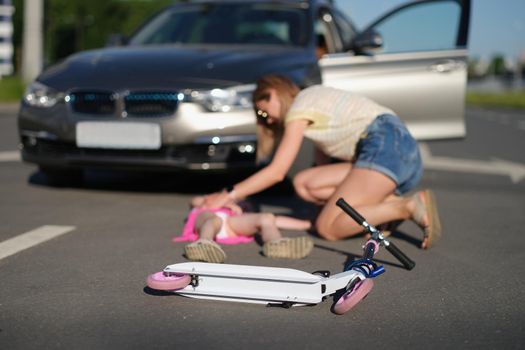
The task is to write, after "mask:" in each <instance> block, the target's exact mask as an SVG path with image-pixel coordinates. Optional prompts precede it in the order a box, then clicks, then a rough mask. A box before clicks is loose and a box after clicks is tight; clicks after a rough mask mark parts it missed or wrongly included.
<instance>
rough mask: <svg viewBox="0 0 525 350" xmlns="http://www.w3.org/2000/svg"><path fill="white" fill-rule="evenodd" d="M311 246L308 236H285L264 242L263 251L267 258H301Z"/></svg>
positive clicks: (307, 252) (309, 250) (310, 249)
mask: <svg viewBox="0 0 525 350" xmlns="http://www.w3.org/2000/svg"><path fill="white" fill-rule="evenodd" d="M313 247H314V242H313V241H312V239H311V238H310V237H307V236H301V237H294V238H288V237H286V238H281V239H278V240H275V241H270V242H266V243H264V245H263V253H264V255H265V256H267V257H269V258H284V259H302V258H304V257H306V256H307V255H308V254H310V252H311V251H312V248H313Z"/></svg>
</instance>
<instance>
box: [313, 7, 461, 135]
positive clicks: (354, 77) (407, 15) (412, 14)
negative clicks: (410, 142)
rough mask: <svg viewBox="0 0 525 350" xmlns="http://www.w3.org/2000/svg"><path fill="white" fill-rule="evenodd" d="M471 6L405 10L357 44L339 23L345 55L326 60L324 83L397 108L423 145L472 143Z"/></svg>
mask: <svg viewBox="0 0 525 350" xmlns="http://www.w3.org/2000/svg"><path fill="white" fill-rule="evenodd" d="M469 16H470V0H423V1H416V2H411V3H408V4H405V5H402V6H400V7H398V8H396V9H394V10H392V11H390V12H389V13H387V14H386V15H384V16H382V17H381V18H379V19H378V20H376V21H375V22H373V23H372V24H371V25H370V26H368V27H367V28H366V29H365V30H363V31H362V32H360V33H358V34H357V35H355V36H353V37H352V38H350V39H347V40H348V41H347V42H345V38H349V35H347V33H344V28H345V27H348V26H347V25H345V24H344V23H337V20H338V17H337V16H334V19H333V22H334V23H333V32H334V33H335V35H338V36H339V42H340V43H341V50H340V51H339V52H333V53H330V54H328V55H325V56H323V58H322V59H321V60H320V61H319V64H320V66H321V72H322V79H323V84H324V85H327V86H332V87H336V88H341V89H345V90H349V91H352V92H356V93H359V94H362V95H365V96H368V97H370V98H372V99H373V100H375V101H377V102H379V103H381V104H383V105H385V106H387V107H389V108H391V109H393V110H394V111H395V112H396V113H397V114H398V115H399V116H400V117H401V118H402V119H403V120H404V121H405V122H406V124H407V126H408V128H409V129H410V131H411V132H412V133H413V135H414V136H415V137H416V138H417V139H419V140H428V139H441V138H455V137H463V136H465V133H466V132H465V121H464V109H465V89H466V82H467V38H468V28H469Z"/></svg>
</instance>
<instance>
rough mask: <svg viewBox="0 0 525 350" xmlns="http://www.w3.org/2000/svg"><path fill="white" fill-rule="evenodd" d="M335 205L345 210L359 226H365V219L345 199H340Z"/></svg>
mask: <svg viewBox="0 0 525 350" xmlns="http://www.w3.org/2000/svg"><path fill="white" fill-rule="evenodd" d="M335 204H336V205H337V206H338V207H339V208H341V209H343V211H344V212H345V213H347V214H348V215H350V217H351V218H352V219H354V220H355V221H356V222H357V223H358V224H359V225H363V223H364V222H366V220H365V218H364V217H362V216H361V214H359V213H358V212H357V211H356V210H355V209H354V208H352V207H351V206H350V204H348V203H347V202H346V201H345V200H344V199H343V198H339V199H338V200H337V202H335Z"/></svg>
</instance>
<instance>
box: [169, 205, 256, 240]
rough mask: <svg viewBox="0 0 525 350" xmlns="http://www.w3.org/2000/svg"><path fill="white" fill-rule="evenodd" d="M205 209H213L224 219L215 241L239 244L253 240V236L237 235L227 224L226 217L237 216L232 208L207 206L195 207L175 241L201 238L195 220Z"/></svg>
mask: <svg viewBox="0 0 525 350" xmlns="http://www.w3.org/2000/svg"><path fill="white" fill-rule="evenodd" d="M203 211H211V212H212V213H215V214H216V215H217V216H219V217H220V218H221V219H222V226H221V230H220V231H219V233H218V234H217V235H216V236H215V241H217V243H221V244H239V243H248V242H252V241H253V236H242V235H237V234H235V233H234V232H232V230H230V229H228V227H227V224H226V218H228V217H230V216H235V215H237V214H235V213H234V212H233V211H232V210H231V209H228V208H218V209H206V208H193V209H192V210H191V211H190V213H189V214H188V218H187V219H186V223H185V224H184V227H183V228H182V234H181V235H180V236H177V237H174V238H173V241H174V242H191V241H196V240H197V239H199V235H198V234H197V232H195V220H197V216H198V215H199V214H200V213H202V212H203Z"/></svg>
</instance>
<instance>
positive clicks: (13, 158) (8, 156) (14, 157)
mask: <svg viewBox="0 0 525 350" xmlns="http://www.w3.org/2000/svg"><path fill="white" fill-rule="evenodd" d="M20 160H21V158H20V152H19V151H5V152H0V162H19V161H20Z"/></svg>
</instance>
